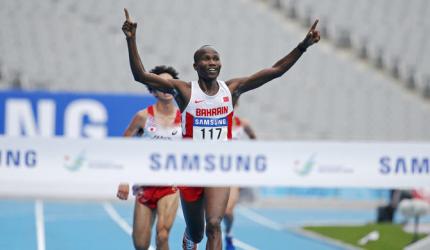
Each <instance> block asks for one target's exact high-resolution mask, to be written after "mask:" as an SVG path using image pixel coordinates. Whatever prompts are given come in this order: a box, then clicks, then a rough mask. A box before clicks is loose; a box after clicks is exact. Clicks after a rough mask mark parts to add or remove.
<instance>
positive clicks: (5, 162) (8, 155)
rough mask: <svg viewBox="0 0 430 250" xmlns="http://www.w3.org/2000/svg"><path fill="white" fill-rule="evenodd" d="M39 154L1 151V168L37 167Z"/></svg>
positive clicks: (34, 152) (9, 150)
mask: <svg viewBox="0 0 430 250" xmlns="http://www.w3.org/2000/svg"><path fill="white" fill-rule="evenodd" d="M36 163H37V154H36V151H34V150H14V149H6V150H0V167H16V168H19V167H29V168H31V167H35V166H36Z"/></svg>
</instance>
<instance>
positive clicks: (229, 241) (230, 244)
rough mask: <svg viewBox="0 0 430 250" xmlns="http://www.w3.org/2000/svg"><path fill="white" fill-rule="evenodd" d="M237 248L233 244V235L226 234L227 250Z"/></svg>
mask: <svg viewBox="0 0 430 250" xmlns="http://www.w3.org/2000/svg"><path fill="white" fill-rule="evenodd" d="M235 249H236V248H235V247H234V245H233V237H231V236H225V250H235Z"/></svg>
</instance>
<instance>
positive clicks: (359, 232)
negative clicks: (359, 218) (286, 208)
mask: <svg viewBox="0 0 430 250" xmlns="http://www.w3.org/2000/svg"><path fill="white" fill-rule="evenodd" d="M304 229H305V230H309V231H312V232H314V233H318V234H321V235H324V236H327V237H329V238H334V239H337V240H340V241H342V242H346V243H349V244H351V245H355V246H357V247H360V248H363V249H369V250H373V249H375V250H380V249H390V250H394V249H403V248H404V247H405V246H407V245H408V244H410V243H411V241H412V238H413V234H409V233H406V232H404V231H403V229H402V226H401V225H398V224H367V225H363V226H321V227H315V226H312V227H304ZM374 230H377V231H378V232H379V240H377V241H370V242H368V243H367V244H366V245H364V246H360V245H358V243H357V242H358V241H359V240H360V239H361V238H363V237H364V236H365V235H367V234H368V233H370V232H372V231H374ZM425 236H426V235H425V234H420V235H419V239H421V238H423V237H425Z"/></svg>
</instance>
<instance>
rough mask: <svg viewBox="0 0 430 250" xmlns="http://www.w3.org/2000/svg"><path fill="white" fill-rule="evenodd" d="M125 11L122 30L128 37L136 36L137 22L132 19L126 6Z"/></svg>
mask: <svg viewBox="0 0 430 250" xmlns="http://www.w3.org/2000/svg"><path fill="white" fill-rule="evenodd" d="M124 13H125V22H124V24H123V25H122V31H123V32H124V34H125V36H126V37H127V38H134V37H136V27H137V23H134V22H132V21H131V19H130V15H129V14H128V11H127V9H126V8H124Z"/></svg>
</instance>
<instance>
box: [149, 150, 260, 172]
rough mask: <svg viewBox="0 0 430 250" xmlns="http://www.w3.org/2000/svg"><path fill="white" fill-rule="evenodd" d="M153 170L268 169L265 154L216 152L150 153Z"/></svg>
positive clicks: (222, 170) (250, 170)
mask: <svg viewBox="0 0 430 250" xmlns="http://www.w3.org/2000/svg"><path fill="white" fill-rule="evenodd" d="M149 161H150V166H149V167H150V169H151V170H153V171H160V170H167V171H182V172H187V171H195V172H214V171H217V172H258V173H263V172H265V171H266V169H267V158H266V156H265V155H252V156H251V155H223V154H221V155H216V154H206V155H198V154H166V155H162V154H160V153H152V154H150V155H149Z"/></svg>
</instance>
